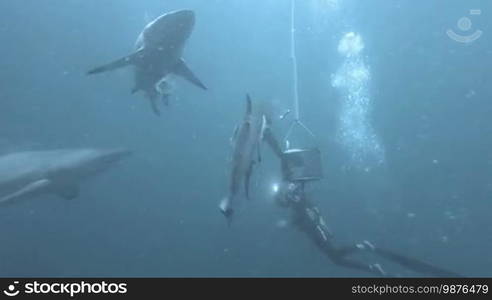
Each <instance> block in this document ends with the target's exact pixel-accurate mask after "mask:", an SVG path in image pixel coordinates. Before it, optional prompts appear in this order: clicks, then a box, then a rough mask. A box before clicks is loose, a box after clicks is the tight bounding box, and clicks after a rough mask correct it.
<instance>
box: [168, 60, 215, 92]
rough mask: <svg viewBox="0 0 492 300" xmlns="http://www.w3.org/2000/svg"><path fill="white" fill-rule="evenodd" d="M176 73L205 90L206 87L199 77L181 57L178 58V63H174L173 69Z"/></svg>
mask: <svg viewBox="0 0 492 300" xmlns="http://www.w3.org/2000/svg"><path fill="white" fill-rule="evenodd" d="M173 72H174V73H175V74H176V75H179V76H181V77H183V78H185V79H186V80H188V81H189V82H191V83H193V84H194V85H196V86H198V87H200V88H202V89H204V90H206V89H207V87H206V86H205V85H204V84H203V83H202V81H201V80H200V79H198V77H197V76H196V75H195V74H194V73H193V72H192V71H191V69H190V68H189V67H188V66H187V65H186V63H185V61H184V60H183V59H180V60H179V63H178V64H177V65H176V68H175V69H174V71H173Z"/></svg>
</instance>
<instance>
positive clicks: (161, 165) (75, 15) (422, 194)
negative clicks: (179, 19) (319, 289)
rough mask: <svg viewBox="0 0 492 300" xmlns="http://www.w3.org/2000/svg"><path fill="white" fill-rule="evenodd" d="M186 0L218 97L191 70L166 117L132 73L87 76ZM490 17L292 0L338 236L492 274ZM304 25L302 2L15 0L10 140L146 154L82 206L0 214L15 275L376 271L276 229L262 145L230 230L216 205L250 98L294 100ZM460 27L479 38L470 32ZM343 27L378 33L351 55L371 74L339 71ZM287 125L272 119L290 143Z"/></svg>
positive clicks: (8, 83) (1, 26)
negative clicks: (344, 77)
mask: <svg viewBox="0 0 492 300" xmlns="http://www.w3.org/2000/svg"><path fill="white" fill-rule="evenodd" d="M181 8H188V9H192V10H194V11H195V13H196V18H197V20H196V26H195V30H194V32H193V34H192V36H191V38H190V40H189V41H188V43H187V46H186V48H185V53H184V57H185V59H186V61H187V62H188V64H189V65H190V67H191V68H192V69H193V71H194V72H195V73H196V74H197V75H198V76H199V77H200V78H201V79H202V80H203V81H204V82H205V84H206V85H207V86H208V87H209V90H208V91H202V90H200V89H198V88H195V87H194V86H192V85H191V84H189V83H188V82H186V81H184V80H181V79H178V80H177V81H176V86H175V91H174V92H175V99H173V100H172V102H171V106H170V107H169V108H168V109H163V114H162V116H161V117H156V116H155V115H153V114H152V112H151V110H150V108H149V105H148V102H147V100H145V99H144V98H143V96H142V95H141V94H136V95H131V94H130V90H131V87H132V74H131V71H130V69H122V70H118V71H115V72H112V73H107V74H102V75H98V76H97V77H87V76H86V75H85V72H86V71H87V70H89V69H91V68H93V67H94V66H97V65H99V64H102V63H105V62H108V61H111V60H112V59H115V58H118V57H121V56H123V55H126V54H128V53H130V52H131V51H132V49H133V43H134V41H135V39H136V37H137V35H138V34H139V32H140V31H141V30H142V28H143V27H144V26H145V24H146V22H147V21H148V19H149V18H150V19H153V18H155V17H157V16H159V15H161V14H163V13H164V12H167V11H170V10H174V9H181ZM470 9H480V10H481V15H470V13H469V12H470ZM491 12H492V5H491V4H490V2H488V1H478V0H471V1H458V0H433V1H411V0H392V1H389V0H371V1H362V0H338V1H335V0H324V1H323V0H305V1H304V0H302V1H301V0H297V1H296V15H297V17H296V26H295V27H296V31H295V33H296V50H297V62H298V67H299V99H300V116H301V119H302V121H303V122H304V123H305V124H306V125H307V126H308V127H309V129H310V130H312V131H313V133H314V134H315V135H316V140H315V143H316V144H317V145H318V146H319V148H320V150H321V151H322V156H323V157H322V158H323V167H324V170H325V177H324V179H323V180H321V181H319V182H317V183H314V184H312V186H311V188H310V196H312V197H313V199H315V201H316V202H317V204H318V206H319V208H320V210H321V211H322V213H323V215H324V216H325V219H326V221H327V223H328V225H329V226H330V227H331V228H332V230H333V232H334V234H335V238H336V241H337V243H340V244H345V243H351V242H356V241H361V240H364V239H368V240H371V241H372V242H373V243H375V244H376V245H380V246H385V247H387V248H391V249H394V250H398V251H400V252H402V253H405V254H408V255H411V256H414V257H418V258H420V259H423V260H426V261H428V262H432V263H434V264H436V265H439V266H442V267H447V268H448V269H451V270H453V271H456V272H459V273H462V274H465V275H468V276H492V271H491V270H492V257H491V256H490V251H491V249H492V219H491V217H490V216H491V213H490V210H491V209H492V202H491V199H492V198H491V194H492V151H490V149H491V147H492V121H491V120H492V119H491V118H490V115H491V113H492V102H491V101H490V100H491V99H492V88H491V84H490V78H492V64H491V61H492V47H491V46H492V43H491V39H490V34H491V33H492V23H491V22H490V13H491ZM466 16H468V17H469V18H470V20H472V22H473V26H472V28H471V29H470V30H469V31H468V32H463V30H462V31H460V28H458V26H457V21H458V20H459V19H460V18H462V17H466ZM290 21H291V20H290V1H287V0H168V1H158V0H146V1H130V0H108V1H96V0H84V1H82V0H76V1H75V0H46V1H35V0H4V1H0V40H1V47H0V151H1V152H2V153H5V152H12V151H21V150H44V149H57V148H76V147H127V148H129V149H132V150H134V153H135V154H134V155H133V156H132V157H131V158H129V159H127V160H125V161H123V162H122V163H121V164H119V165H118V166H117V167H115V168H113V169H111V170H109V171H108V172H106V173H105V174H103V175H101V176H99V177H95V178H93V179H92V180H90V181H88V182H86V183H84V185H83V186H82V189H81V195H80V197H79V198H77V199H74V200H70V201H66V200H62V199H59V198H57V197H54V196H43V197H38V198H35V199H30V200H29V201H25V202H22V203H18V204H17V205H14V206H10V207H6V208H2V210H1V211H0V245H1V246H0V276H3V277H11V276H327V277H334V276H343V277H345V276H348V277H352V276H365V274H364V273H359V272H356V271H352V270H346V269H343V268H340V267H337V266H335V265H333V264H332V263H331V262H330V261H329V260H328V259H327V258H326V257H325V256H324V255H322V254H321V253H320V252H318V250H317V248H316V247H315V246H314V245H313V244H312V243H311V241H310V240H309V239H308V238H307V237H306V236H304V235H303V234H302V233H301V232H299V231H298V230H296V229H295V228H291V227H282V226H278V224H279V220H284V219H285V218H286V217H287V216H288V212H287V211H285V210H284V209H282V208H279V207H276V206H275V204H274V203H273V202H272V199H271V198H272V195H271V191H270V188H271V184H272V183H273V182H274V180H275V179H278V178H279V176H280V175H279V168H278V162H277V161H276V158H275V156H274V155H273V154H272V153H271V151H269V150H268V149H266V148H265V147H264V150H263V162H262V164H261V166H260V167H259V168H257V169H256V170H255V175H254V178H253V182H254V184H253V186H254V189H253V192H252V194H253V196H252V200H251V201H249V202H247V203H244V205H243V209H242V210H241V211H240V213H239V214H238V216H237V219H236V221H235V223H234V224H233V226H231V227H230V228H228V227H227V226H226V223H225V220H224V218H223V216H222V215H221V214H220V213H219V211H218V208H217V205H218V202H219V200H220V199H221V198H222V197H223V196H224V195H225V194H226V191H227V180H228V179H227V171H228V166H229V165H228V158H229V157H230V146H229V137H230V135H231V133H232V130H233V128H234V126H235V124H236V123H237V122H238V121H239V120H241V118H242V115H243V112H244V98H245V94H246V93H247V92H249V93H251V95H252V97H253V98H254V99H263V100H267V101H270V102H271V103H273V104H272V106H273V108H274V111H275V113H276V114H277V115H280V114H282V113H283V112H285V110H286V109H292V108H293V103H292V101H293V100H292V99H293V96H292V91H293V88H292V60H291V57H290V50H291V49H290V46H291V44H290V30H291V28H290ZM448 29H453V30H454V31H455V32H456V33H460V34H462V35H468V34H469V33H470V32H473V31H475V30H481V31H482V32H483V35H482V36H481V37H480V38H479V39H477V40H475V41H473V42H469V43H460V42H457V41H454V40H452V39H451V38H450V37H449V36H448V35H447V34H446V31H447V30H448ZM348 32H354V33H357V34H359V35H360V36H361V37H362V39H363V44H364V47H363V50H361V52H360V53H359V56H358V57H357V58H356V62H357V63H356V64H355V65H356V66H359V67H360V66H361V64H362V66H364V67H365V68H366V70H367V75H368V76H362V77H359V78H361V79H362V81H359V82H357V83H356V85H355V89H354V88H353V87H354V86H352V89H350V88H346V87H345V88H343V87H340V85H336V84H334V82H333V81H334V76H336V75H337V72H339V71H340V70H341V68H342V67H343V66H344V63H346V62H347V57H346V56H344V55H341V54H340V53H339V52H338V46H339V42H340V40H341V39H342V38H343V36H344V35H345V34H346V33H348ZM352 59H353V57H352ZM352 66H353V64H352ZM342 73H343V72H342ZM338 74H340V73H338ZM289 118H291V116H289ZM354 124H356V125H354ZM288 126H289V120H284V121H280V120H278V119H275V124H274V130H275V132H276V133H277V134H278V136H279V137H282V136H283V134H285V133H286V131H287V128H288ZM301 134H302V133H301ZM341 137H345V139H344V138H341ZM372 260H374V261H377V262H381V263H382V264H383V265H384V266H385V268H387V269H388V270H390V271H392V272H393V273H397V274H399V275H401V276H417V275H418V274H415V273H411V272H408V271H406V270H404V269H402V268H400V267H399V266H396V265H392V264H391V263H387V262H383V261H379V260H378V259H377V258H374V259H372Z"/></svg>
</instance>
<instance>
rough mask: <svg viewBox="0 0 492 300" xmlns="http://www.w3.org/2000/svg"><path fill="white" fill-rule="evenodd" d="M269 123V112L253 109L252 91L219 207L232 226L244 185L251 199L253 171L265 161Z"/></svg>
mask: <svg viewBox="0 0 492 300" xmlns="http://www.w3.org/2000/svg"><path fill="white" fill-rule="evenodd" d="M268 124H269V123H268V121H267V117H266V115H265V114H263V113H261V112H258V111H255V112H253V106H252V100H251V97H250V96H249V94H248V95H246V113H245V115H244V118H243V120H242V122H241V123H240V124H239V125H237V126H236V127H235V129H234V133H233V136H232V138H231V145H232V159H231V169H230V174H229V189H228V194H227V196H226V197H225V198H223V199H222V200H221V201H220V203H219V209H220V211H221V212H222V214H223V215H224V216H225V217H226V219H227V222H228V224H229V225H230V223H231V220H232V216H233V214H234V206H235V204H236V198H237V196H238V193H239V189H240V186H241V185H244V192H245V196H246V198H248V199H249V184H250V178H251V174H252V171H253V167H254V165H255V164H258V163H260V162H261V153H260V145H261V142H262V140H263V137H264V134H265V131H266V130H267V129H268Z"/></svg>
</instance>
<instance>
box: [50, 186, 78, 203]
mask: <svg viewBox="0 0 492 300" xmlns="http://www.w3.org/2000/svg"><path fill="white" fill-rule="evenodd" d="M55 194H56V195H58V196H60V197H61V198H63V199H66V200H72V199H75V198H77V197H78V196H79V194H80V189H79V187H78V186H77V185H75V184H73V185H65V186H63V187H61V188H58V189H56V192H55Z"/></svg>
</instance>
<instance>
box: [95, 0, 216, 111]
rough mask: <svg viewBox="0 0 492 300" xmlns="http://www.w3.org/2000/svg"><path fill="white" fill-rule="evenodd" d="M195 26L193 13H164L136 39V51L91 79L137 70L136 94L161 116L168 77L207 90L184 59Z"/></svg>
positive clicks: (111, 64) (98, 69) (188, 11)
mask: <svg viewBox="0 0 492 300" xmlns="http://www.w3.org/2000/svg"><path fill="white" fill-rule="evenodd" d="M194 26H195V13H194V11H192V10H186V9H183V10H176V11H171V12H168V13H165V14H163V15H161V16H159V17H157V18H156V19H154V20H153V21H151V22H150V23H148V24H147V25H146V26H145V28H144V29H143V31H142V32H141V33H140V35H139V36H138V38H137V41H136V43H135V51H134V52H133V53H131V54H129V55H127V56H124V57H122V58H119V59H117V60H115V61H112V62H110V63H108V64H105V65H102V66H99V67H96V68H93V69H91V70H89V71H88V72H87V74H88V75H92V74H98V73H103V72H107V71H112V70H115V69H118V68H122V67H126V66H134V78H135V85H134V87H133V89H132V90H131V93H132V94H134V93H136V92H138V91H143V92H144V94H145V97H146V98H147V99H149V100H150V104H151V107H152V110H153V111H154V113H155V114H156V115H160V111H159V108H158V106H157V99H158V98H159V97H161V100H162V101H163V102H164V104H166V103H167V99H168V95H167V94H165V93H164V94H162V93H160V90H159V87H158V85H159V84H160V82H161V81H162V80H163V79H165V78H167V76H168V75H178V76H181V77H183V78H185V79H187V80H188V81H189V82H191V83H193V84H194V85H196V86H198V87H199V88H201V89H204V90H207V87H206V86H205V85H204V84H203V82H202V81H201V80H200V79H199V78H198V77H197V76H196V75H195V74H194V73H193V72H192V71H191V69H190V68H189V67H188V66H187V64H186V62H185V60H184V59H183V58H182V56H183V50H184V47H185V44H186V41H187V40H188V38H189V37H190V35H191V33H192V31H193V28H194Z"/></svg>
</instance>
